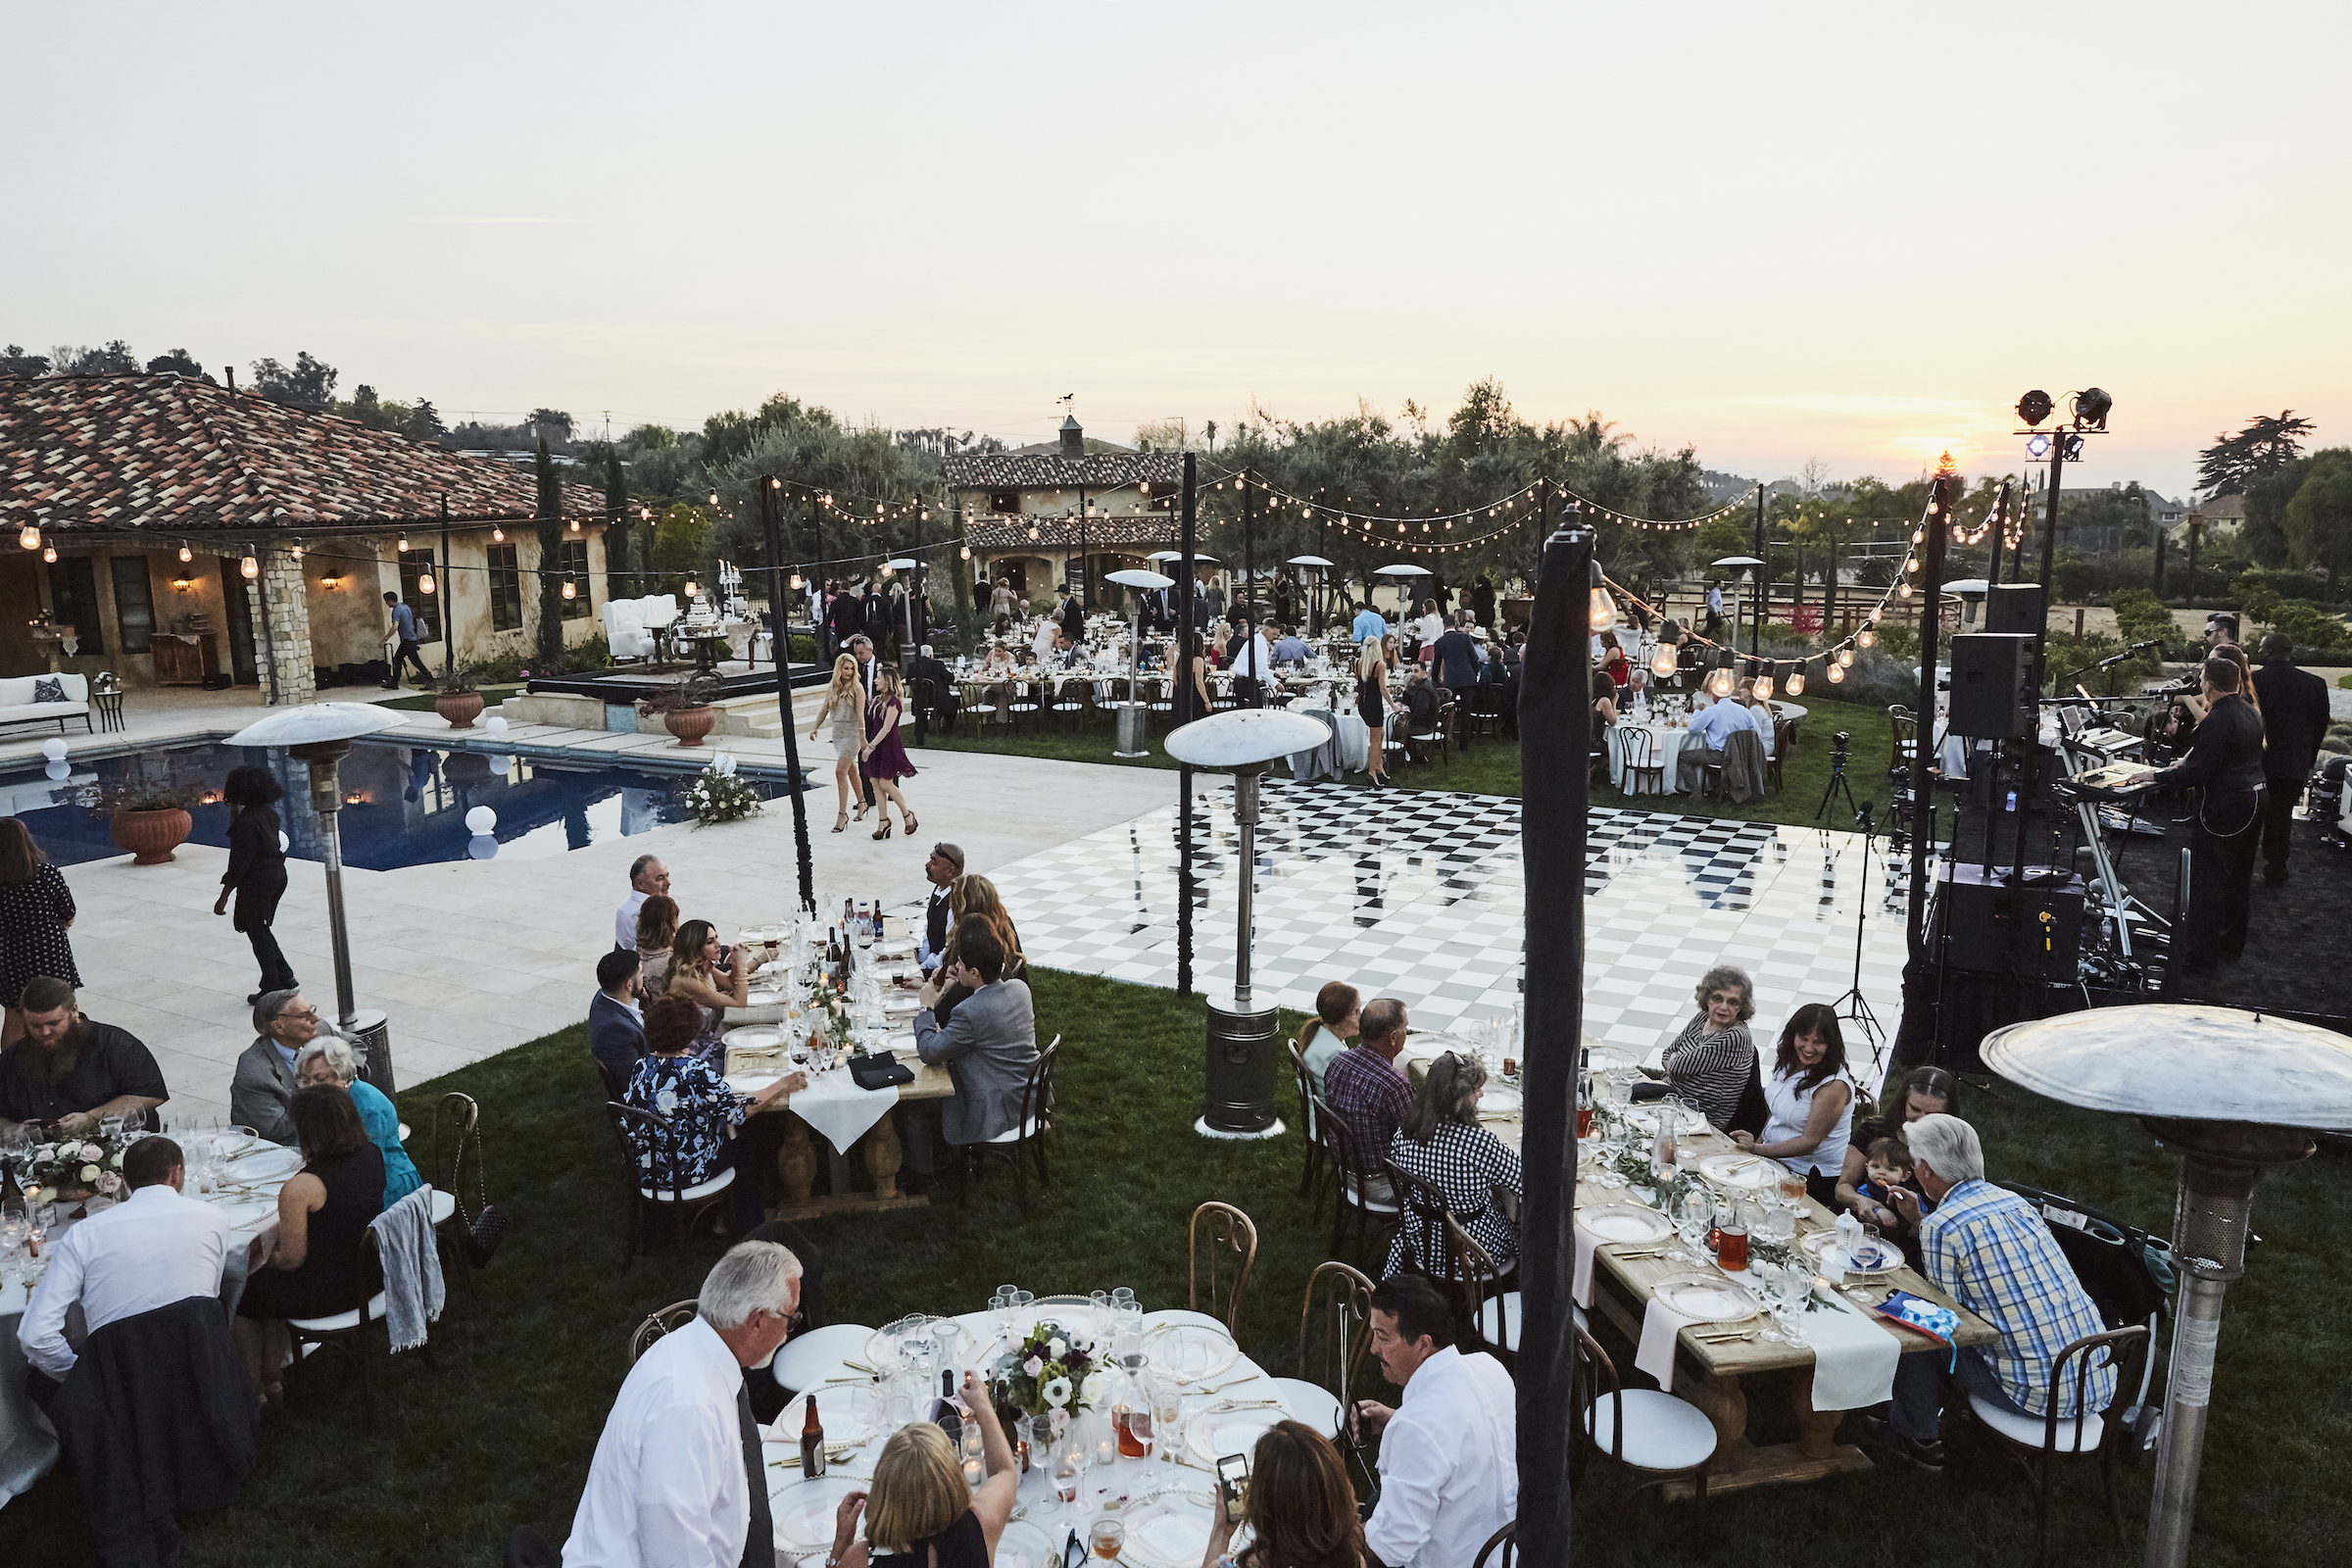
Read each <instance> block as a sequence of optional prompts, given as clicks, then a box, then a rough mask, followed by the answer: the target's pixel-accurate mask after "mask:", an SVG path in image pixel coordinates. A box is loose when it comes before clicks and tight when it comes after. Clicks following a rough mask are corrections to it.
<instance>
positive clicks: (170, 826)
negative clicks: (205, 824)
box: [106, 807, 195, 865]
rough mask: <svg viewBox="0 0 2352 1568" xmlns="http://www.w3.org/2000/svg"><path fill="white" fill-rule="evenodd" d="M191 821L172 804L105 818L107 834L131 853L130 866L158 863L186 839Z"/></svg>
mask: <svg viewBox="0 0 2352 1568" xmlns="http://www.w3.org/2000/svg"><path fill="white" fill-rule="evenodd" d="M194 827H195V823H194V822H193V821H191V820H190V819H189V817H188V813H187V812H185V811H183V810H181V809H178V808H177V807H173V808H172V809H170V810H166V811H117V812H116V813H115V814H114V815H113V816H112V817H110V818H108V820H107V824H106V832H107V836H108V837H109V838H111V839H113V840H114V841H115V843H116V845H117V846H118V847H120V848H122V849H125V850H128V851H129V852H130V853H131V856H132V859H131V862H130V863H131V864H133V865H161V864H163V863H164V862H165V861H166V860H169V859H171V858H172V851H173V850H176V849H178V848H179V847H180V846H181V845H182V844H185V843H187V842H188V834H189V832H190V831H192V830H193V829H194Z"/></svg>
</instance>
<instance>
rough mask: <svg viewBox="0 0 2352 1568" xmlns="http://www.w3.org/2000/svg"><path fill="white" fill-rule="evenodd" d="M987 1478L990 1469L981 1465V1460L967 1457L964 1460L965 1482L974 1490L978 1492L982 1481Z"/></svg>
mask: <svg viewBox="0 0 2352 1568" xmlns="http://www.w3.org/2000/svg"><path fill="white" fill-rule="evenodd" d="M987 1479H988V1471H987V1470H986V1469H985V1468H984V1467H983V1466H982V1465H981V1463H980V1461H979V1460H977V1459H966V1460H964V1461H963V1484H964V1485H965V1486H967V1487H969V1488H971V1489H972V1490H973V1491H974V1492H978V1491H979V1490H980V1483H981V1482H983V1481H986V1480H987Z"/></svg>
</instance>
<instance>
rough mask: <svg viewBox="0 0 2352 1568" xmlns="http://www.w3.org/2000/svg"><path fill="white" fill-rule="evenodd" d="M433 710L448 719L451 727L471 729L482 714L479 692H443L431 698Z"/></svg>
mask: <svg viewBox="0 0 2352 1568" xmlns="http://www.w3.org/2000/svg"><path fill="white" fill-rule="evenodd" d="M433 711H434V712H436V713H439V714H440V715H441V716H442V717H443V718H445V719H447V720H449V727H450V728H451V729H471V728H473V721H474V720H475V719H477V718H479V717H481V716H482V694H481V693H480V692H443V693H442V694H441V695H440V696H438V697H436V698H434V699H433Z"/></svg>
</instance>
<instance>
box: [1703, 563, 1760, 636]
mask: <svg viewBox="0 0 2352 1568" xmlns="http://www.w3.org/2000/svg"><path fill="white" fill-rule="evenodd" d="M1715 565H1716V566H1717V567H1719V568H1721V569H1723V570H1726V571H1745V572H1746V573H1747V574H1748V579H1749V582H1750V583H1751V584H1753V583H1756V582H1761V581H1762V580H1763V578H1762V577H1761V576H1760V575H1758V574H1759V573H1760V572H1762V571H1763V569H1764V563H1762V562H1761V561H1758V560H1757V559H1756V558H1755V557H1753V556H1726V557H1724V558H1723V559H1722V560H1721V561H1718V562H1716V563H1715ZM1746 607H1747V596H1746V595H1745V594H1736V595H1734V596H1733V598H1732V640H1731V641H1730V642H1729V643H1728V644H1726V645H1725V646H1726V647H1728V648H1730V649H1731V650H1732V651H1733V652H1734V653H1737V652H1739V649H1740V612H1741V611H1742V610H1744V609H1745V608H1746ZM1760 629H1761V613H1759V615H1758V625H1756V626H1751V627H1750V628H1749V630H1750V631H1751V632H1754V631H1757V630H1760ZM1755 642H1756V639H1755V637H1754V636H1752V635H1751V636H1750V637H1749V638H1748V650H1747V651H1748V652H1749V653H1750V654H1753V653H1754V652H1755V651H1756V650H1755Z"/></svg>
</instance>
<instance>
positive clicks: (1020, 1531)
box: [997, 1519, 1061, 1568]
mask: <svg viewBox="0 0 2352 1568" xmlns="http://www.w3.org/2000/svg"><path fill="white" fill-rule="evenodd" d="M997 1568H1061V1548H1060V1547H1059V1546H1056V1545H1055V1544H1054V1538H1053V1537H1051V1536H1049V1535H1047V1534H1046V1533H1045V1531H1044V1530H1042V1529H1040V1528H1039V1527H1038V1526H1036V1525H1033V1524H1031V1523H1030V1522H1029V1521H1028V1520H1026V1519H1015V1520H1014V1521H1012V1523H1010V1524H1008V1525H1006V1526H1005V1534H1003V1535H1002V1536H999V1537H998V1538H997Z"/></svg>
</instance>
